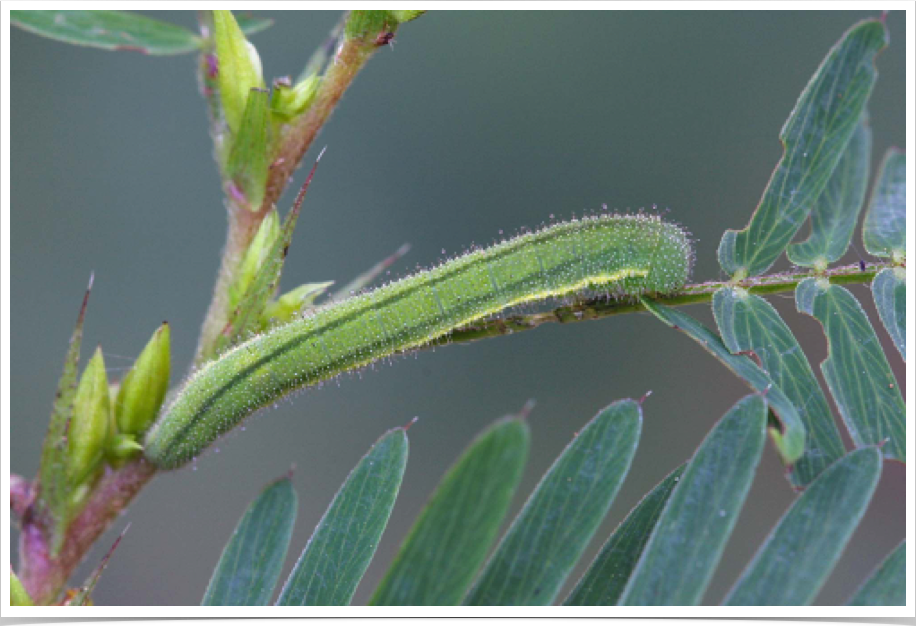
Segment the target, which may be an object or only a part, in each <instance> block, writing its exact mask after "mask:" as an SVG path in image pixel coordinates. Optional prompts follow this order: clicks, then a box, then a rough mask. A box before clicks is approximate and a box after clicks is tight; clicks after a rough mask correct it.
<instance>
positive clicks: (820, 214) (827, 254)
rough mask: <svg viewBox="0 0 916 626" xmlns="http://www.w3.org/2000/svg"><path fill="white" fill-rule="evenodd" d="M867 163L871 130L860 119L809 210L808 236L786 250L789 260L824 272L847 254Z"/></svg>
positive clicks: (859, 207)
mask: <svg viewBox="0 0 916 626" xmlns="http://www.w3.org/2000/svg"><path fill="white" fill-rule="evenodd" d="M863 117H864V116H863ZM870 165H871V129H870V128H869V127H868V122H867V121H865V120H864V119H863V120H862V121H860V122H859V125H858V126H856V130H855V132H854V133H853V134H852V138H850V140H849V144H847V146H846V150H845V151H844V152H843V155H842V156H841V157H840V161H839V163H837V165H836V169H834V170H833V175H832V176H831V177H830V180H829V181H828V182H827V187H826V188H825V189H824V192H823V193H822V194H821V195H820V196H819V197H818V199H817V202H815V204H814V208H813V209H811V236H810V237H808V239H807V240H805V241H803V242H801V243H793V244H791V245H790V246H789V248H788V249H787V250H786V256H788V257H789V260H790V261H792V263H794V264H795V265H801V266H803V267H813V268H816V269H818V270H819V271H823V270H825V269H827V266H828V265H830V264H831V263H833V262H835V261H838V260H839V259H840V257H842V256H843V255H844V254H846V250H847V248H849V242H850V241H852V232H853V230H855V228H856V224H857V223H858V221H859V212H860V211H861V210H862V203H863V201H864V200H865V190H866V189H867V188H868V172H869V168H870Z"/></svg>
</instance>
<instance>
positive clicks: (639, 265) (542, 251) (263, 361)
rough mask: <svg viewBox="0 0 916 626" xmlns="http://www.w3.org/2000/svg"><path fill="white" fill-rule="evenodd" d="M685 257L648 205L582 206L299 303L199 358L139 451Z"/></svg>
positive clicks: (182, 453) (666, 277)
mask: <svg viewBox="0 0 916 626" xmlns="http://www.w3.org/2000/svg"><path fill="white" fill-rule="evenodd" d="M691 259H692V252H691V249H690V244H689V242H688V240H687V236H686V234H685V233H684V231H683V230H681V229H680V228H679V227H677V226H674V225H673V224H668V223H666V222H663V221H661V220H660V219H659V218H657V217H654V216H647V215H631V216H619V215H602V216H600V217H588V218H584V219H581V220H575V221H571V222H566V223H560V224H556V225H553V226H550V227H547V228H544V229H543V230H541V231H539V232H536V233H528V234H524V235H521V236H518V237H515V238H513V239H510V240H508V241H505V242H503V243H501V244H498V245H495V246H493V247H491V248H487V249H482V250H475V251H473V252H469V253H468V254H465V255H463V256H460V257H458V258H456V259H453V260H451V261H449V262H447V263H444V264H442V265H440V266H439V267H436V268H433V269H431V270H428V271H423V272H419V273H417V274H414V275H413V276H410V277H408V278H405V279H403V280H399V281H396V282H393V283H390V284H388V285H385V286H383V287H380V288H378V289H375V290H373V291H368V292H366V293H362V294H359V295H357V296H354V297H352V298H349V299H347V300H344V301H342V302H339V303H333V304H330V305H327V306H323V307H319V308H317V309H315V310H313V311H309V313H308V314H307V315H306V316H304V317H302V318H300V319H297V320H295V321H293V322H291V323H289V324H286V325H284V326H279V327H277V328H275V329H272V330H270V331H269V332H267V333H266V334H264V335H261V336H258V337H254V338H253V339H251V340H249V341H246V342H244V343H241V344H239V345H238V346H236V347H234V348H232V349H231V350H229V351H227V352H226V353H225V354H224V355H222V356H221V357H220V358H218V359H216V360H212V361H210V362H208V363H205V364H204V365H203V366H202V367H201V368H200V369H199V370H198V371H197V372H195V373H194V374H193V375H192V376H191V377H190V378H189V379H188V380H187V382H186V383H185V384H184V386H183V387H182V389H181V390H180V392H179V393H178V395H177V396H176V398H175V400H174V402H173V403H172V404H171V406H169V407H168V408H167V409H166V410H165V411H164V414H163V415H162V417H161V418H160V419H159V421H158V422H157V423H156V425H155V426H153V428H152V429H151V430H150V432H149V434H148V435H147V439H146V450H145V453H146V456H147V458H148V459H150V460H151V461H152V462H153V463H155V464H156V466H158V467H160V468H162V469H173V468H176V467H179V466H181V465H183V464H184V463H186V462H188V461H189V460H191V458H193V457H194V456H196V455H198V454H199V453H200V452H201V451H202V450H204V449H205V448H206V447H207V446H208V445H209V444H210V443H211V442H213V441H214V440H215V439H216V438H217V437H219V436H220V435H221V434H222V433H224V432H226V431H227V430H229V429H231V428H233V427H234V426H235V425H236V424H238V423H239V422H241V421H242V420H243V419H245V418H246V417H248V416H249V415H251V414H252V413H254V412H255V411H257V410H258V409H260V408H262V407H265V406H268V405H270V404H273V403H274V402H276V401H277V400H278V399H279V398H281V397H283V396H285V395H286V394H288V393H290V392H291V391H293V390H295V389H298V388H301V387H305V386H308V385H313V384H316V383H320V382H322V381H324V380H328V379H331V378H334V377H335V376H337V375H339V374H341V373H342V372H346V371H349V370H352V369H355V368H359V367H362V366H364V365H367V364H369V363H371V362H373V361H376V360H378V359H380V358H384V357H386V356H389V355H392V354H396V353H401V352H405V351H409V350H412V349H414V348H417V347H420V346H423V345H426V344H428V343H430V342H431V341H433V340H435V339H437V338H439V337H442V336H445V335H448V333H450V332H451V331H452V330H454V329H456V328H460V327H461V326H465V325H467V324H469V323H471V322H474V321H476V320H480V319H483V318H486V317H488V316H490V315H493V314H495V313H498V312H500V311H502V310H503V309H505V308H507V307H511V306H515V305H519V304H523V303H527V302H536V301H539V300H544V299H546V298H549V297H553V296H561V295H567V294H572V293H577V292H581V291H583V290H589V289H598V290H601V291H602V292H605V293H610V294H612V295H618V296H623V295H631V296H632V295H639V294H642V293H669V292H672V291H676V290H677V289H680V288H681V287H682V286H683V285H684V284H685V282H686V281H687V277H688V275H689V273H690V265H691ZM265 271H266V270H265ZM259 293H269V291H268V292H259ZM261 309H263V306H262V307H260V309H258V312H259V313H260V310H261ZM240 327H242V326H240ZM243 327H245V328H248V325H247V324H246V325H244V326H243Z"/></svg>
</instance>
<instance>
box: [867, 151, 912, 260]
mask: <svg viewBox="0 0 916 626" xmlns="http://www.w3.org/2000/svg"><path fill="white" fill-rule="evenodd" d="M862 242H863V243H864V244H865V249H866V250H868V253H869V254H873V255H875V256H880V257H890V258H892V259H894V260H895V261H898V260H901V259H904V258H906V155H905V154H904V153H903V152H901V151H900V150H898V149H896V148H891V149H890V150H888V151H887V153H886V154H885V155H884V160H883V161H882V162H881V173H880V174H879V175H878V184H877V186H876V187H875V191H874V193H873V195H872V199H871V202H870V203H869V206H868V212H867V213H866V214H865V223H864V224H863V226H862Z"/></svg>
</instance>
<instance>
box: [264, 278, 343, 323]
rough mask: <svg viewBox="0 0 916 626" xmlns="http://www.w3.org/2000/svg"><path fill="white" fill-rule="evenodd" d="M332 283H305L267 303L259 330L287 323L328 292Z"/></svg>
mask: <svg viewBox="0 0 916 626" xmlns="http://www.w3.org/2000/svg"><path fill="white" fill-rule="evenodd" d="M333 284H334V281H333V280H332V281H329V282H326V283H307V284H305V285H300V286H299V287H296V288H295V289H293V290H292V291H290V292H287V293H285V294H283V295H282V296H280V297H279V298H277V299H276V300H271V301H270V302H268V303H267V306H266V307H265V308H264V313H263V314H262V315H261V330H265V329H266V328H267V327H268V326H270V324H271V323H275V322H288V321H290V320H292V319H293V317H295V316H296V314H297V313H299V312H300V311H301V310H303V309H304V308H306V307H310V306H312V304H313V303H314V302H315V298H317V297H318V296H320V295H321V294H323V293H324V292H326V291H327V290H328V287H330V286H331V285H333Z"/></svg>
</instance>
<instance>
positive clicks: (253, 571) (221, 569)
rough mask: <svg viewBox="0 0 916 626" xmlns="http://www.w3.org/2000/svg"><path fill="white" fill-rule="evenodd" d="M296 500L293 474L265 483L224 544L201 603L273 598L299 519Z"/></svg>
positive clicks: (239, 602)
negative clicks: (290, 476) (291, 476)
mask: <svg viewBox="0 0 916 626" xmlns="http://www.w3.org/2000/svg"><path fill="white" fill-rule="evenodd" d="M297 506H298V498H297V497H296V491H295V490H294V489H293V484H292V481H291V480H290V479H289V477H286V478H281V479H280V480H277V481H274V482H273V483H271V484H269V485H267V487H265V488H264V490H263V491H262V492H261V494H260V495H259V496H258V497H257V498H256V499H255V501H254V502H252V503H251V504H250V505H249V506H248V509H247V510H246V511H245V514H244V515H242V519H240V520H239V523H238V525H237V526H236V527H235V530H234V531H233V533H232V537H231V538H230V539H229V543H227V544H226V547H225V548H223V553H222V555H220V558H219V563H218V564H217V565H216V569H214V570H213V576H212V577H211V578H210V584H209V585H207V591H206V592H205V593H204V598H203V600H201V605H203V606H265V605H267V604H268V603H269V602H270V596H271V594H273V590H274V587H275V586H276V584H277V579H278V578H279V577H280V568H281V567H283V560H284V559H285V558H286V551H287V549H288V548H289V540H290V537H292V534H293V526H294V525H295V523H296V510H297Z"/></svg>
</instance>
